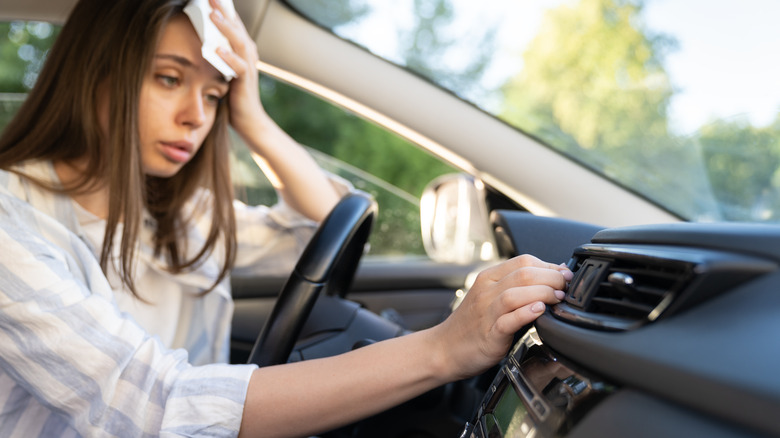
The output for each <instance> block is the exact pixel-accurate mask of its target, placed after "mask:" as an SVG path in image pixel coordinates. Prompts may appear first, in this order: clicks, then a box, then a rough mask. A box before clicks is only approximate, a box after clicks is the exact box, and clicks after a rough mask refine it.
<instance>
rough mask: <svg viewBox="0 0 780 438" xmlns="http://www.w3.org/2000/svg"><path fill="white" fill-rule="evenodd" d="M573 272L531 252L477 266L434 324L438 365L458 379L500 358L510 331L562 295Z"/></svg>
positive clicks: (478, 370)
mask: <svg viewBox="0 0 780 438" xmlns="http://www.w3.org/2000/svg"><path fill="white" fill-rule="evenodd" d="M573 276H574V274H573V273H572V272H571V271H570V270H569V269H568V268H566V267H565V266H564V265H555V264H552V263H547V262H543V261H541V260H539V259H538V258H536V257H534V256H531V255H522V256H518V257H515V258H512V259H510V260H507V261H505V262H503V263H501V264H499V265H496V266H493V267H491V268H488V269H486V270H484V271H482V272H481V273H480V274H479V275H478V276H477V279H476V281H475V283H474V285H473V286H472V287H471V289H470V290H469V292H468V293H467V294H466V297H465V299H464V300H463V302H462V303H461V304H460V306H458V308H457V309H456V310H455V312H453V314H452V315H450V317H449V318H447V320H446V321H444V322H443V323H442V324H440V325H439V326H437V327H435V328H434V329H433V330H436V331H438V334H437V335H438V336H439V337H440V338H441V340H440V341H439V342H437V343H436V344H437V345H439V346H441V349H442V351H443V352H442V355H441V357H442V359H443V361H442V366H443V367H444V368H445V370H446V371H444V372H445V373H447V375H451V376H452V378H453V379H460V378H465V377H469V376H472V375H476V374H478V373H480V372H482V371H484V370H485V369H487V368H489V367H491V366H492V365H494V364H496V363H497V362H498V361H500V360H501V359H502V358H503V357H504V356H505V355H506V353H507V351H508V350H509V348H510V347H511V343H512V341H513V338H514V334H515V333H516V332H517V331H518V330H520V329H521V328H522V327H523V326H525V325H527V324H529V323H531V322H532V321H533V320H535V319H536V318H537V317H539V316H540V315H541V314H542V313H544V310H545V308H546V307H545V304H556V303H558V302H560V301H561V300H562V299H563V298H564V296H565V292H564V290H566V287H567V283H568V282H569V281H571V279H572V277H573Z"/></svg>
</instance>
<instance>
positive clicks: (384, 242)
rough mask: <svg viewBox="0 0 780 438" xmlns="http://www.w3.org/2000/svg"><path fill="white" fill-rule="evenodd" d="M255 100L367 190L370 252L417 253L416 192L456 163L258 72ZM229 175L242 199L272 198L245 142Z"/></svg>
mask: <svg viewBox="0 0 780 438" xmlns="http://www.w3.org/2000/svg"><path fill="white" fill-rule="evenodd" d="M260 89H261V99H262V100H263V105H264V106H265V107H266V110H267V111H268V113H269V114H270V115H271V117H273V118H274V120H276V122H277V123H278V124H279V125H280V126H281V127H282V129H284V130H285V131H287V132H288V133H289V134H290V135H291V136H292V137H293V138H295V140H297V141H298V142H299V143H301V144H303V145H305V146H307V147H308V148H309V150H310V152H311V153H312V155H313V156H314V158H315V159H316V160H317V162H318V163H319V164H320V165H321V166H322V167H323V168H324V169H326V170H328V171H330V172H332V173H334V174H336V175H338V176H341V177H342V178H345V179H347V180H348V181H350V182H351V183H352V184H353V185H354V186H355V187H356V188H358V189H360V190H363V191H365V192H368V193H370V194H371V195H373V196H374V197H375V198H376V200H377V202H378V204H379V216H378V218H377V222H376V223H375V225H374V232H373V233H372V236H371V240H370V250H369V255H374V256H424V255H425V250H424V248H423V243H422V237H421V231H420V207H419V203H420V196H421V195H422V191H423V189H424V187H425V185H426V184H428V182H430V181H431V180H433V179H434V178H436V177H437V176H439V175H443V174H446V173H453V172H456V169H454V168H453V167H451V166H449V165H448V164H446V163H444V162H443V161H441V160H440V159H438V158H436V157H434V156H432V155H431V154H429V153H428V152H426V151H424V150H422V149H420V148H419V147H417V146H416V145H414V144H412V143H410V142H408V141H406V140H405V139H403V138H401V137H399V136H398V135H396V134H394V133H392V132H389V131H387V130H385V129H383V128H381V127H379V126H376V125H375V124H373V123H371V122H369V121H366V120H365V119H362V118H360V117H358V116H356V115H354V114H352V113H350V112H347V111H345V110H343V109H341V108H339V107H337V106H334V105H332V104H331V103H329V102H326V101H324V100H321V99H319V98H317V97H314V96H312V95H311V94H309V93H307V92H305V91H302V90H300V89H298V88H296V87H293V86H290V85H287V84H285V83H283V82H279V81H276V80H274V79H272V78H269V77H266V76H262V77H261V86H260ZM236 158H237V160H236V162H235V163H234V164H235V166H234V169H235V171H234V173H235V178H236V180H237V181H238V182H239V184H240V189H239V192H243V193H244V196H245V199H246V201H247V202H249V203H251V204H268V203H273V202H275V200H276V195H275V193H274V191H273V189H271V187H270V184H269V183H268V182H267V180H265V179H264V178H262V176H261V175H259V173H260V172H259V171H258V169H257V167H256V166H255V164H254V162H253V161H252V159H251V157H250V156H249V154H248V152H246V151H245V148H237V149H236Z"/></svg>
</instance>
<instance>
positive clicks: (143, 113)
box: [139, 14, 229, 177]
mask: <svg viewBox="0 0 780 438" xmlns="http://www.w3.org/2000/svg"><path fill="white" fill-rule="evenodd" d="M228 90H229V88H228V83H227V82H226V81H225V80H224V78H223V77H222V75H221V74H220V73H219V72H218V71H217V70H216V69H215V68H214V67H213V66H212V65H211V64H209V63H208V61H206V60H205V59H203V56H201V42H200V39H199V38H198V34H197V33H195V29H194V28H193V27H192V24H191V23H190V21H189V19H188V18H187V17H186V15H184V14H179V15H176V16H174V17H173V18H172V19H171V20H170V21H169V22H168V24H167V25H166V26H165V27H164V28H163V33H162V37H161V39H160V43H159V45H158V47H157V51H156V52H155V55H154V59H153V60H152V68H151V70H150V71H149V72H148V73H147V75H146V77H145V78H144V81H143V85H142V87H141V99H140V103H139V129H140V141H141V162H142V164H143V169H144V172H145V173H146V174H148V175H152V176H157V177H171V176H173V175H175V174H176V173H177V172H178V171H179V170H180V169H181V168H182V167H183V166H184V165H185V164H186V163H187V162H188V161H189V160H190V159H192V157H193V156H194V155H195V153H196V152H197V151H198V149H200V147H201V145H202V144H203V141H204V140H205V138H206V136H207V135H208V133H209V131H210V130H211V127H212V126H213V124H214V119H215V116H216V113H217V106H218V104H219V100H220V99H221V98H223V97H224V96H225V95H226V94H227V92H228Z"/></svg>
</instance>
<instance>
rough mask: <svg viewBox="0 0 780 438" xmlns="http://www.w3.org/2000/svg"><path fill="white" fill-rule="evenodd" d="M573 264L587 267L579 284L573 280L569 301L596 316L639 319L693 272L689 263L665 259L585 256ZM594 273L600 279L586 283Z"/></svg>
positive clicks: (673, 292)
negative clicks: (657, 260) (648, 259)
mask: <svg viewBox="0 0 780 438" xmlns="http://www.w3.org/2000/svg"><path fill="white" fill-rule="evenodd" d="M576 266H577V268H578V269H577V270H578V271H579V270H580V268H587V269H588V270H587V271H583V274H582V275H580V276H579V281H581V282H582V283H581V284H580V283H577V284H572V289H574V290H576V294H575V295H572V296H571V297H570V298H571V299H567V302H568V303H569V304H571V305H574V306H579V308H580V309H582V311H584V312H585V313H587V314H589V315H590V316H592V317H593V318H595V319H598V318H599V317H602V318H606V319H610V318H611V319H614V318H625V319H628V320H633V321H637V322H639V323H641V322H642V321H643V320H646V319H647V318H648V315H650V313H651V312H653V311H654V310H655V309H656V308H657V307H658V306H659V305H660V304H661V302H662V301H663V300H664V299H665V298H666V297H667V296H669V294H672V295H675V294H677V293H679V292H680V291H681V290H682V288H683V287H684V286H685V285H686V284H687V283H688V282H689V281H690V278H691V275H692V270H691V266H690V264H688V263H677V264H675V263H669V262H668V261H662V262H659V263H657V264H656V263H654V262H652V261H650V262H648V261H647V260H644V261H639V260H636V259H621V258H612V259H610V258H609V257H587V258H584V259H580V260H577V265H576ZM575 276H576V273H575ZM594 277H599V278H600V280H598V281H597V282H595V283H592V284H590V285H588V283H587V281H588V280H589V279H591V278H594ZM575 278H576V277H575ZM589 289H590V290H589ZM592 289H596V290H595V291H594V290H592Z"/></svg>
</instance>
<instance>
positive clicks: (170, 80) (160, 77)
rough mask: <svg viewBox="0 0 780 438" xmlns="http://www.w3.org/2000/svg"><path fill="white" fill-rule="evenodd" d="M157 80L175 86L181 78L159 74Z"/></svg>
mask: <svg viewBox="0 0 780 438" xmlns="http://www.w3.org/2000/svg"><path fill="white" fill-rule="evenodd" d="M157 80H158V81H160V83H161V84H163V85H165V86H166V87H173V86H175V85H176V84H178V83H179V78H177V77H174V76H167V75H157Z"/></svg>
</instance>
